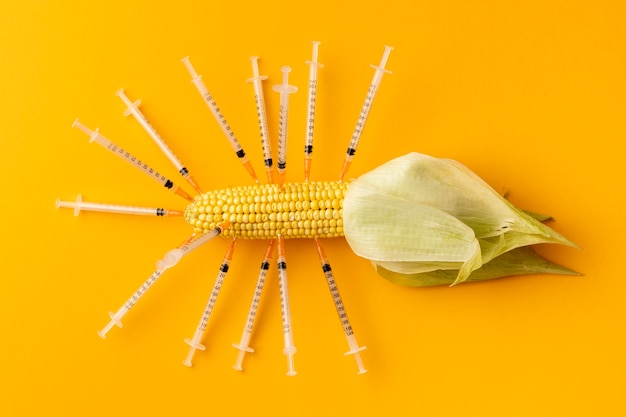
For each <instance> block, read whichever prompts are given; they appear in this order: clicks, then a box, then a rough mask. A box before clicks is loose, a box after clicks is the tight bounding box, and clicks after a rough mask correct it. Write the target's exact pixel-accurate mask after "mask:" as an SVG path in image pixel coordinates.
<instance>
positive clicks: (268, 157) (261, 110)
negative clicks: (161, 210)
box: [246, 56, 274, 184]
mask: <svg viewBox="0 0 626 417" xmlns="http://www.w3.org/2000/svg"><path fill="white" fill-rule="evenodd" d="M250 61H251V62H252V75H253V76H252V78H248V79H247V80H246V81H247V82H251V83H252V86H253V87H254V99H255V101H256V111H257V117H258V119H259V128H260V129H261V144H262V145H263V160H264V163H265V171H266V174H267V182H268V183H270V184H272V183H273V182H274V169H273V167H272V165H273V161H272V147H271V143H270V133H269V129H268V127H267V112H266V110H265V96H264V95H263V86H262V85H261V81H263V80H266V79H267V75H259V63H258V61H259V57H258V56H253V57H250Z"/></svg>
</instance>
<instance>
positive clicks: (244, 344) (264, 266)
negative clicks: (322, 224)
mask: <svg viewBox="0 0 626 417" xmlns="http://www.w3.org/2000/svg"><path fill="white" fill-rule="evenodd" d="M273 252H274V239H272V240H270V243H269V244H268V245H267V249H266V250H265V256H264V257H263V262H261V268H260V269H259V277H258V278H257V282H256V287H255V289H254V296H253V297H252V303H250V310H249V311H248V317H247V319H246V325H245V326H244V328H243V332H242V334H241V340H240V341H239V343H238V344H237V343H233V347H234V348H235V349H238V350H239V353H238V354H237V361H236V362H235V365H233V369H236V370H237V371H243V367H242V366H241V365H242V364H243V357H244V356H245V354H246V352H254V349H252V348H251V347H250V337H251V336H252V330H253V329H254V321H255V319H256V314H257V312H258V310H259V303H260V302H261V295H262V293H263V287H264V286H265V279H266V277H267V271H268V270H269V268H270V260H271V259H272V253H273Z"/></svg>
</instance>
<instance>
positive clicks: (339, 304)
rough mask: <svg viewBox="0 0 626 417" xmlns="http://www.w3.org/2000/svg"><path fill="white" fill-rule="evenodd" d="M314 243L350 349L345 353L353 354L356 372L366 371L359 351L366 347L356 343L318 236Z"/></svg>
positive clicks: (362, 372)
mask: <svg viewBox="0 0 626 417" xmlns="http://www.w3.org/2000/svg"><path fill="white" fill-rule="evenodd" d="M315 245H316V246H317V254H318V255H319V258H320V262H321V263H322V271H324V276H325V277H326V281H327V283H328V288H329V289H330V293H331V295H332V297H333V303H334V304H335V308H336V309H337V314H338V315H339V320H340V321H341V326H342V327H343V331H344V333H345V335H346V340H347V341H348V347H349V348H350V350H349V351H348V352H346V353H345V354H346V355H354V359H355V360H356V365H357V367H358V369H359V371H358V374H364V373H366V372H367V370H366V369H365V367H364V366H363V361H362V360H361V355H360V353H359V352H361V351H362V350H365V348H366V347H365V346H363V347H359V345H358V343H357V342H356V337H355V336H354V331H353V330H352V326H351V325H350V321H349V320H348V314H347V313H346V308H345V307H344V305H343V301H342V299H341V295H340V294H339V289H338V288H337V284H336V282H335V277H334V275H333V271H332V269H331V267H330V263H328V260H327V258H326V253H325V252H324V248H322V244H321V242H320V240H319V239H318V238H315Z"/></svg>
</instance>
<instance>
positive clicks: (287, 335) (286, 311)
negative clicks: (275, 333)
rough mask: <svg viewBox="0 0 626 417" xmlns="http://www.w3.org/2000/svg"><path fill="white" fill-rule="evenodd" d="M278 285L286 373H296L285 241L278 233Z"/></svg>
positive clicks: (290, 374)
mask: <svg viewBox="0 0 626 417" xmlns="http://www.w3.org/2000/svg"><path fill="white" fill-rule="evenodd" d="M278 285H279V288H280V307H281V310H282V319H283V338H284V343H285V348H284V349H283V354H285V355H286V356H287V367H288V368H287V369H288V370H287V375H289V376H293V375H296V371H295V369H294V364H293V355H294V354H295V353H296V347H295V346H294V344H293V333H292V330H291V309H290V307H289V290H288V287H287V262H286V260H285V242H284V240H283V237H282V236H281V235H278Z"/></svg>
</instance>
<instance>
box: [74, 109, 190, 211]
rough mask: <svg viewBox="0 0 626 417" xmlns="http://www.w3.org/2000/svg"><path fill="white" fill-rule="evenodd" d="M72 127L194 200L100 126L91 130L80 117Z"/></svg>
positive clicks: (181, 195) (174, 191)
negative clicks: (113, 140) (101, 131)
mask: <svg viewBox="0 0 626 417" xmlns="http://www.w3.org/2000/svg"><path fill="white" fill-rule="evenodd" d="M72 127H75V128H78V129H79V130H81V131H82V132H84V133H85V134H87V135H88V136H89V137H90V139H89V142H96V143H97V144H98V145H100V146H102V147H103V148H104V149H107V150H108V151H110V152H111V153H113V154H114V155H117V156H118V157H120V158H122V159H123V160H124V161H126V162H128V163H129V164H131V165H132V166H134V167H135V168H137V169H138V170H140V171H142V172H143V173H144V174H146V175H148V176H149V177H150V178H152V179H153V180H155V181H157V182H159V183H160V184H161V185H163V186H164V187H165V188H167V189H168V190H170V191H172V192H173V193H174V194H176V195H178V196H180V197H182V198H184V199H185V200H187V201H193V198H192V197H191V196H190V195H189V194H187V192H186V191H185V190H183V189H182V188H180V187H179V186H178V185H176V184H174V182H172V181H171V180H169V179H168V178H166V177H165V176H164V175H161V174H159V173H158V172H157V171H155V170H154V169H153V168H151V167H150V166H148V164H146V163H144V162H142V161H141V160H140V159H138V158H137V157H135V156H133V155H132V154H130V153H129V152H128V151H126V150H125V149H123V148H121V147H119V146H118V145H116V144H115V143H113V142H111V141H110V140H108V139H107V138H105V137H104V136H102V135H101V134H100V133H99V132H98V128H96V130H91V129H89V128H88V127H86V126H85V125H83V124H82V123H80V122H79V121H78V119H76V120H75V121H74V124H72Z"/></svg>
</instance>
